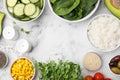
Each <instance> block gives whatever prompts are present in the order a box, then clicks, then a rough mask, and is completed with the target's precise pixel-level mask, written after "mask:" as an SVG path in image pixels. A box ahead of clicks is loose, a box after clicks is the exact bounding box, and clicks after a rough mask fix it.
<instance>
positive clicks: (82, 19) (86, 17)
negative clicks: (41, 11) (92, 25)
mask: <svg viewBox="0 0 120 80" xmlns="http://www.w3.org/2000/svg"><path fill="white" fill-rule="evenodd" d="M100 1H101V0H98V1H97V3H96V5H95V8H94V9H93V10H92V11H91V12H90V13H89V14H88V15H87V16H85V17H83V18H81V19H79V20H73V21H71V20H67V19H64V18H62V17H60V16H58V15H57V14H56V13H55V12H54V11H53V8H52V5H51V3H50V0H48V5H49V7H50V9H51V11H52V13H53V14H54V15H55V16H56V17H58V18H60V19H61V20H63V21H65V22H81V21H84V20H86V19H88V18H89V17H91V16H92V15H93V14H94V13H95V12H96V10H97V9H98V7H99V5H100Z"/></svg>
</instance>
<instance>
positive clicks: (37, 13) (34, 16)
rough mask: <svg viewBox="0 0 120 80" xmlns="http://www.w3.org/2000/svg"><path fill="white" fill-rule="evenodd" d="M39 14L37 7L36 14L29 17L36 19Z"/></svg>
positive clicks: (39, 10)
mask: <svg viewBox="0 0 120 80" xmlns="http://www.w3.org/2000/svg"><path fill="white" fill-rule="evenodd" d="M40 12H41V9H39V7H37V10H36V12H35V13H34V14H33V15H32V16H30V18H36V17H37V16H38V15H39V13H40Z"/></svg>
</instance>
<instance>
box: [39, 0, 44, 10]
mask: <svg viewBox="0 0 120 80" xmlns="http://www.w3.org/2000/svg"><path fill="white" fill-rule="evenodd" d="M43 4H44V2H43V0H40V8H41V9H42V8H43Z"/></svg>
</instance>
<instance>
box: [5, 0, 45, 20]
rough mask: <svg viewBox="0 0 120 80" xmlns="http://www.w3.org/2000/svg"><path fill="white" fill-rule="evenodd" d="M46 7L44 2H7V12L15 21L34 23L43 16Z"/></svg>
mask: <svg viewBox="0 0 120 80" xmlns="http://www.w3.org/2000/svg"><path fill="white" fill-rule="evenodd" d="M44 7H45V1H44V0H5V8H6V11H7V13H8V15H9V16H10V17H11V18H12V19H14V20H15V21H21V22H31V21H34V20H36V19H37V18H38V17H39V16H41V14H42V12H43V10H44Z"/></svg>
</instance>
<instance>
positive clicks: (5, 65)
mask: <svg viewBox="0 0 120 80" xmlns="http://www.w3.org/2000/svg"><path fill="white" fill-rule="evenodd" d="M0 53H1V54H3V55H4V56H5V58H6V62H5V64H4V66H3V67H2V68H0V69H4V68H5V67H6V66H7V64H8V56H7V55H6V54H5V53H4V52H2V51H0Z"/></svg>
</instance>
